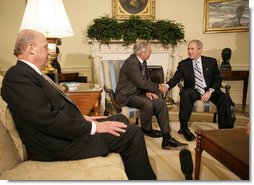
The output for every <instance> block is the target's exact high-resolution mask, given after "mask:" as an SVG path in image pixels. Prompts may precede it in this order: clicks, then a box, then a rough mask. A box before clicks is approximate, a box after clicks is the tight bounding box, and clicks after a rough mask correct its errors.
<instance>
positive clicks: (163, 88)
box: [159, 83, 168, 93]
mask: <svg viewBox="0 0 254 185" xmlns="http://www.w3.org/2000/svg"><path fill="white" fill-rule="evenodd" d="M159 89H160V91H161V92H162V93H166V92H167V91H168V86H167V84H164V83H162V84H159Z"/></svg>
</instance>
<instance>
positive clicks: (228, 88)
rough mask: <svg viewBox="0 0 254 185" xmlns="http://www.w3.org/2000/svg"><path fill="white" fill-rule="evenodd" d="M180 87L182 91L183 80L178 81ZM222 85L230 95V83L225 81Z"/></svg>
mask: <svg viewBox="0 0 254 185" xmlns="http://www.w3.org/2000/svg"><path fill="white" fill-rule="evenodd" d="M178 87H179V88H180V91H182V90H183V82H179V83H178ZM221 87H222V88H224V89H225V91H226V94H227V95H228V96H230V92H229V90H230V88H231V86H230V85H228V84H226V83H225V82H222V83H221Z"/></svg>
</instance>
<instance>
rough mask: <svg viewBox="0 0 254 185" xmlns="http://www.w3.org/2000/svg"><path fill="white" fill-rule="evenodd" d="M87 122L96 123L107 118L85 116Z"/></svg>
mask: <svg viewBox="0 0 254 185" xmlns="http://www.w3.org/2000/svg"><path fill="white" fill-rule="evenodd" d="M84 118H85V120H86V121H90V122H92V121H96V120H97V119H105V118H107V116H84Z"/></svg>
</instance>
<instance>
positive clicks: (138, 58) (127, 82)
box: [115, 40, 187, 149]
mask: <svg viewBox="0 0 254 185" xmlns="http://www.w3.org/2000/svg"><path fill="white" fill-rule="evenodd" d="M150 54H151V43H149V42H148V41H145V40H140V41H137V42H136V44H135V45H134V47H133V54H131V55H130V56H129V58H127V59H126V60H125V61H124V64H123V66H122V67H121V69H120V75H119V80H118V83H117V87H116V93H115V94H116V101H117V102H118V103H119V104H121V105H122V106H125V105H127V106H130V107H135V108H138V109H139V110H140V122H141V130H142V131H143V132H144V134H146V135H148V136H151V137H161V136H162V137H163V141H162V148H163V149H171V148H182V147H184V146H186V145H187V144H183V143H180V142H178V141H177V140H175V139H174V138H172V137H171V135H170V128H169V116H168V108H167V105H166V102H165V101H164V100H163V99H161V98H159V97H160V95H161V92H160V89H159V87H160V85H158V84H156V83H153V82H151V81H150V80H149V78H148V70H147V65H146V60H147V59H149V57H150ZM153 115H155V116H156V118H157V120H158V123H159V126H160V129H161V131H158V130H153V128H152V116H153Z"/></svg>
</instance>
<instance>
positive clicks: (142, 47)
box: [133, 40, 150, 55]
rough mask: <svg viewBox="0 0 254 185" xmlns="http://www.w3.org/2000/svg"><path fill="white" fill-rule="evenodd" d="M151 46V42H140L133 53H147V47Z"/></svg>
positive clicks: (134, 47) (136, 44)
mask: <svg viewBox="0 0 254 185" xmlns="http://www.w3.org/2000/svg"><path fill="white" fill-rule="evenodd" d="M149 44H150V42H149V41H147V40H138V41H137V42H136V43H135V45H134V46H133V53H135V54H136V55H137V54H139V53H140V52H143V51H146V50H147V46H148V45H149Z"/></svg>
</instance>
